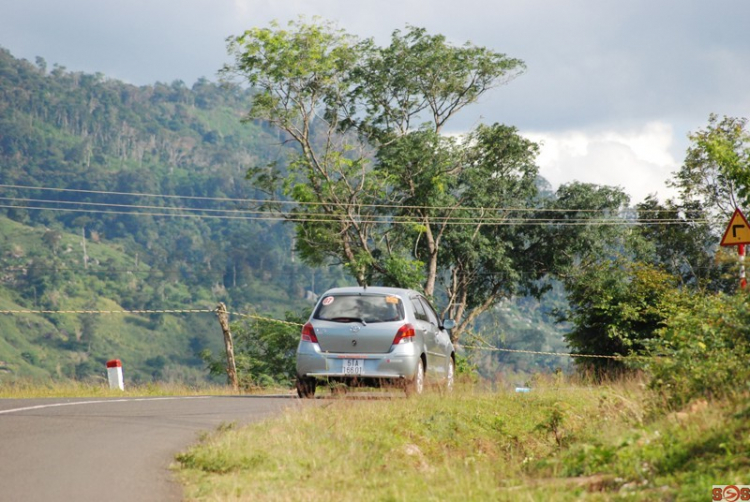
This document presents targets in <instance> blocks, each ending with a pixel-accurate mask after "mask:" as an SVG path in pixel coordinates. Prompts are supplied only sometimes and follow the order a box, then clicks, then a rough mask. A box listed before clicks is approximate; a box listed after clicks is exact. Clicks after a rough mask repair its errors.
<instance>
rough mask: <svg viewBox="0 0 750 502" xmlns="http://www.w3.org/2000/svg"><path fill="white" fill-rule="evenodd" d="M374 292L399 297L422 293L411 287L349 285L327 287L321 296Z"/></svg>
mask: <svg viewBox="0 0 750 502" xmlns="http://www.w3.org/2000/svg"><path fill="white" fill-rule="evenodd" d="M352 293H355V294H368V293H369V294H374V295H394V296H401V297H405V298H408V297H411V296H415V295H420V296H422V293H419V292H418V291H415V290H413V289H404V288H386V287H382V286H367V287H364V286H350V287H346V288H333V289H329V290H328V291H326V292H325V293H323V294H322V295H321V296H326V295H340V294H352Z"/></svg>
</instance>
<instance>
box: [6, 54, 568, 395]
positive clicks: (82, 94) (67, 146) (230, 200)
mask: <svg viewBox="0 0 750 502" xmlns="http://www.w3.org/2000/svg"><path fill="white" fill-rule="evenodd" d="M250 97H251V95H250V91H248V90H245V89H241V88H238V87H228V86H224V85H219V84H217V83H213V82H209V81H208V80H205V79H201V80H199V81H198V82H196V83H195V84H193V85H192V86H191V87H188V86H187V85H186V84H185V83H183V82H181V81H176V82H173V83H171V84H164V83H156V84H154V85H149V86H141V87H137V86H133V85H130V84H127V83H124V82H120V81H117V80H113V79H109V78H107V77H106V76H105V75H101V74H94V75H90V74H84V73H79V72H70V71H68V70H67V69H65V68H63V67H60V66H57V65H54V66H53V68H52V69H49V68H48V67H47V63H46V62H45V61H44V60H43V59H42V58H37V60H36V62H35V64H32V63H30V62H28V61H25V60H19V59H16V58H14V57H13V56H12V55H11V54H10V53H9V52H8V51H7V50H3V49H0V246H1V248H0V271H2V273H0V302H1V304H2V306H3V308H2V310H53V311H57V310H153V311H160V310H182V309H213V308H215V306H216V304H217V303H218V302H219V301H222V302H225V303H226V304H227V305H228V306H229V309H230V310H231V311H235V312H255V313H260V314H263V315H268V316H272V317H276V318H283V317H284V315H285V312H286V311H294V312H300V311H302V310H304V308H306V307H309V301H307V300H306V299H305V298H306V296H307V295H308V291H312V292H315V293H320V292H322V291H324V290H325V289H327V288H329V287H332V286H335V285H343V284H350V283H351V282H352V281H351V279H350V278H348V277H347V276H346V274H345V272H344V271H343V269H342V268H341V267H340V266H338V265H337V264H330V265H329V266H325V267H320V268H317V269H311V268H309V267H307V266H305V265H304V264H303V263H301V261H300V260H299V259H296V258H295V256H294V252H293V251H292V250H293V247H294V245H293V232H292V228H291V227H290V226H286V225H283V224H282V223H281V222H280V221H278V220H276V219H273V218H269V216H271V215H269V213H267V212H261V210H262V208H261V204H262V200H263V199H264V197H265V195H266V194H264V193H263V192H261V191H260V190H258V189H256V188H255V187H253V185H252V184H251V183H250V182H249V181H248V180H247V179H246V178H245V176H246V173H247V170H248V169H249V168H252V167H258V166H261V167H262V166H265V165H268V164H270V163H274V162H279V163H281V164H282V166H283V163H284V162H285V159H286V158H287V155H286V153H287V152H288V151H289V150H288V149H289V148H290V147H289V146H287V144H286V143H285V141H284V138H283V137H282V136H280V135H279V133H278V132H277V131H275V130H273V129H272V128H271V127H269V126H268V125H267V124H264V123H263V122H260V121H249V122H248V121H243V120H242V119H243V114H244V113H246V111H247V110H248V109H249V106H250V104H249V103H250ZM558 298H559V295H558ZM556 301H557V300H556ZM547 310H548V309H547ZM547 310H545V309H544V308H541V307H540V305H539V304H538V303H537V302H529V301H527V300H524V299H521V300H518V301H514V302H510V303H508V304H506V305H505V306H503V307H502V308H498V309H496V310H495V311H494V312H493V314H492V316H490V317H487V318H485V319H481V320H480V322H479V327H480V328H481V327H482V326H489V328H490V329H491V330H493V331H492V334H493V336H492V337H490V338H491V341H493V342H497V343H498V344H499V345H500V346H503V347H516V348H524V349H534V350H550V349H560V348H562V347H563V346H564V344H563V342H562V330H561V329H559V328H558V327H555V326H554V320H553V319H552V318H551V317H550V316H549V313H548V312H547ZM0 322H2V323H3V328H4V329H3V330H2V335H0V363H1V364H2V367H1V368H0V371H4V372H5V374H6V376H7V375H10V378H18V377H34V378H50V377H51V378H77V379H87V378H101V377H102V375H103V370H102V366H103V362H104V361H106V360H107V359H108V358H112V357H118V358H121V359H123V361H124V363H125V364H126V372H128V375H129V377H130V378H133V379H136V380H143V381H148V380H162V379H166V380H170V379H175V380H187V381H198V380H201V379H205V378H208V376H207V375H208V372H207V371H206V369H205V363H204V362H203V361H202V360H201V359H200V358H199V357H197V354H198V353H199V352H200V351H201V350H202V349H204V348H211V347H213V349H214V350H213V352H214V353H216V352H217V351H220V350H221V345H220V343H219V342H220V340H221V338H220V332H219V331H218V325H217V323H216V321H215V318H214V316H213V315H212V314H210V313H209V314H205V313H204V314H180V315H168V314H159V313H153V314H138V315H123V314H119V315H112V314H110V315H94V314H59V315H52V314H45V315H34V314H12V315H11V314H3V315H2V316H1V317H0ZM553 359H555V358H552V359H549V358H547V359H539V358H534V359H529V358H527V357H526V356H509V355H508V354H497V353H494V354H485V355H484V356H482V357H478V358H477V362H478V363H479V364H480V366H481V367H482V369H483V372H484V374H485V376H490V377H492V375H494V374H495V373H496V372H497V371H500V370H501V369H502V370H504V371H507V370H509V369H510V370H512V369H513V368H516V367H517V368H518V369H520V370H524V371H527V370H534V369H539V368H555V367H558V366H564V365H565V362H561V361H557V360H553Z"/></svg>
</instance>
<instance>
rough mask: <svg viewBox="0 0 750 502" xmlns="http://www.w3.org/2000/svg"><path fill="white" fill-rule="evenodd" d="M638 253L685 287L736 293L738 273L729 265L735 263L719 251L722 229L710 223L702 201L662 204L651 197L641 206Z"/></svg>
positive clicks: (670, 201)
mask: <svg viewBox="0 0 750 502" xmlns="http://www.w3.org/2000/svg"><path fill="white" fill-rule="evenodd" d="M637 210H638V221H639V222H640V223H642V224H641V225H639V226H638V227H637V232H638V235H639V236H640V237H641V238H642V239H641V241H640V243H639V247H638V249H637V250H636V253H637V255H638V257H639V259H641V260H642V261H646V262H649V263H655V264H659V265H660V266H662V267H664V268H665V270H666V271H668V272H669V273H670V274H672V275H674V276H675V277H678V278H679V279H680V285H681V287H683V288H687V289H690V290H697V291H706V292H717V291H724V292H729V291H733V290H734V289H735V288H736V285H737V278H736V275H737V274H736V271H735V270H732V271H731V273H729V272H730V271H729V270H728V267H727V266H726V263H727V262H728V261H734V257H730V256H729V253H728V252H727V251H723V250H722V249H720V248H719V242H720V236H719V235H718V234H717V230H718V228H720V227H718V228H717V227H716V226H712V225H710V224H709V223H708V211H706V210H705V208H704V206H703V205H702V204H701V203H700V202H698V201H693V202H682V203H676V202H674V201H672V200H668V201H666V202H665V203H660V202H658V201H657V200H656V199H655V198H653V197H649V198H647V199H646V200H645V201H644V202H642V203H641V204H638V206H637Z"/></svg>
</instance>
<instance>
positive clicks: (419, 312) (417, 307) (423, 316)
mask: <svg viewBox="0 0 750 502" xmlns="http://www.w3.org/2000/svg"><path fill="white" fill-rule="evenodd" d="M411 304H412V305H414V317H416V318H417V319H418V320H420V321H427V313H426V312H425V311H424V306H423V305H422V302H420V301H419V298H418V297H414V298H412V299H411Z"/></svg>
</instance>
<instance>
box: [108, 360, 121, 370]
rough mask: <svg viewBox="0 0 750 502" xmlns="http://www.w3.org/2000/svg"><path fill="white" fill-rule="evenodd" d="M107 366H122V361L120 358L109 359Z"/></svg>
mask: <svg viewBox="0 0 750 502" xmlns="http://www.w3.org/2000/svg"><path fill="white" fill-rule="evenodd" d="M107 368H122V362H121V361H120V360H119V359H112V360H111V361H107Z"/></svg>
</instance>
